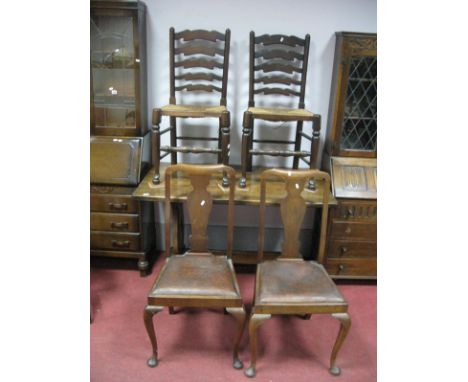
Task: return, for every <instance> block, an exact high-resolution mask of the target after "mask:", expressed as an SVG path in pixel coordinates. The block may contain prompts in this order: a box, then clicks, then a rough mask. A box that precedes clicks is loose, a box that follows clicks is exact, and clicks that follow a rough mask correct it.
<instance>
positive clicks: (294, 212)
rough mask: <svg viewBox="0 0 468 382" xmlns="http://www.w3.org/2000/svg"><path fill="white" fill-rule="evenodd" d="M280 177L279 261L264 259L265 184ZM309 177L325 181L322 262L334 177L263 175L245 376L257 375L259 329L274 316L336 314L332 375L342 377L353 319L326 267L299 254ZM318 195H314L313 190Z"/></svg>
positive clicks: (295, 172)
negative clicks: (341, 360) (339, 361)
mask: <svg viewBox="0 0 468 382" xmlns="http://www.w3.org/2000/svg"><path fill="white" fill-rule="evenodd" d="M267 178H276V179H277V180H280V181H282V182H284V184H285V192H286V196H285V198H284V199H283V200H282V201H281V203H280V212H281V218H282V221H283V226H284V241H283V245H282V252H281V255H280V256H279V257H278V259H276V260H263V248H264V228H265V194H266V182H265V181H266V179H267ZM310 178H313V179H315V180H322V181H324V187H323V190H324V192H323V207H322V218H321V231H320V243H319V252H318V257H319V260H320V259H321V258H323V256H324V250H325V236H326V229H327V218H328V192H329V189H330V177H329V176H328V174H327V173H325V172H321V171H318V170H291V171H288V170H279V169H270V170H266V171H264V172H263V173H262V175H261V188H260V193H261V194H260V217H259V237H258V259H257V263H258V265H257V274H256V280H255V297H254V305H253V308H252V314H251V317H250V323H249V336H250V351H251V361H250V366H249V368H248V369H246V370H245V375H246V376H248V377H253V376H255V373H256V371H255V367H256V360H257V328H258V326H259V325H260V324H261V323H262V322H264V321H265V320H267V319H269V318H271V315H274V314H286V315H305V317H306V318H308V317H310V315H311V314H316V313H320V314H324V313H326V314H331V315H332V316H333V317H335V318H336V319H338V320H339V321H340V323H341V326H340V330H339V333H338V337H337V339H336V342H335V345H334V347H333V350H332V353H331V359H330V369H329V371H330V373H331V374H333V375H339V374H340V372H341V370H340V368H339V367H338V366H336V363H335V360H336V356H337V354H338V351H339V349H340V348H341V345H342V343H343V341H344V339H345V337H346V335H347V334H348V331H349V328H350V326H351V320H350V318H349V315H348V313H347V311H348V304H347V302H346V301H345V299H344V298H343V296H342V295H341V293H340V292H339V291H338V289H337V287H336V285H335V284H334V283H333V281H332V280H331V278H330V276H329V275H328V274H327V272H326V270H325V268H324V267H323V266H322V265H321V264H319V263H318V262H315V261H305V260H303V258H302V255H301V254H300V252H299V251H300V248H299V246H300V242H299V232H300V229H301V225H302V221H303V218H304V214H305V210H306V204H305V201H304V199H303V197H302V196H301V194H302V193H304V192H312V191H309V190H304V188H305V184H306V183H307V182H308V180H309V179H310ZM314 192H315V191H314Z"/></svg>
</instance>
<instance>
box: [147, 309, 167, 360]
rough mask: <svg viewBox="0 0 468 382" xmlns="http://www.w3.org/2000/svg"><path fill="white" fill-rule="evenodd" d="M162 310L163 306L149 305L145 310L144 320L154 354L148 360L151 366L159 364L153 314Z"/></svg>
mask: <svg viewBox="0 0 468 382" xmlns="http://www.w3.org/2000/svg"><path fill="white" fill-rule="evenodd" d="M161 310H163V307H162V306H153V305H147V306H146V308H145V310H144V312H143V320H144V321H145V327H146V331H147V332H148V336H149V338H150V341H151V346H152V348H153V354H152V355H151V357H150V358H148V360H147V361H146V363H147V364H148V366H149V367H156V366H158V343H157V341H156V334H155V332H154V325H153V316H154V315H155V314H156V313H158V312H160V311H161Z"/></svg>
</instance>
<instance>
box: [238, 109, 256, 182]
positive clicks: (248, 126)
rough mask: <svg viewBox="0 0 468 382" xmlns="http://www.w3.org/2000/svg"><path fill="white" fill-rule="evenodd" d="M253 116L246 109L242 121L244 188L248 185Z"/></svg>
mask: <svg viewBox="0 0 468 382" xmlns="http://www.w3.org/2000/svg"><path fill="white" fill-rule="evenodd" d="M252 124H253V118H252V113H250V112H248V111H246V112H245V113H244V121H243V123H242V125H243V129H242V148H241V178H240V181H239V187H241V188H244V187H245V186H246V185H247V167H248V161H249V149H250V138H251V133H252Z"/></svg>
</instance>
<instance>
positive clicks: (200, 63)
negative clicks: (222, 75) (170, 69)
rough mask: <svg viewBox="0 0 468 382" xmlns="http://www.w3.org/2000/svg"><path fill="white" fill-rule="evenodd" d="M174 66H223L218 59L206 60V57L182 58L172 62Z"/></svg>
mask: <svg viewBox="0 0 468 382" xmlns="http://www.w3.org/2000/svg"><path fill="white" fill-rule="evenodd" d="M174 67H176V68H179V67H183V68H186V69H187V68H207V69H214V68H223V63H221V62H219V61H214V60H208V59H203V58H199V59H194V58H192V59H188V60H182V61H178V62H176V63H175V64H174Z"/></svg>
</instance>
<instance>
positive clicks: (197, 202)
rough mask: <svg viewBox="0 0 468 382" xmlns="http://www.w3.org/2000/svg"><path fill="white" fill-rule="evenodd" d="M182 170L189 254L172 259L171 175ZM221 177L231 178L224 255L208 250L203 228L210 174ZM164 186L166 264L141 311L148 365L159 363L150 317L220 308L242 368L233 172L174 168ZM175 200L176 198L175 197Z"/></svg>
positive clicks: (243, 320)
mask: <svg viewBox="0 0 468 382" xmlns="http://www.w3.org/2000/svg"><path fill="white" fill-rule="evenodd" d="M175 172H183V173H185V174H186V175H187V176H188V179H189V181H190V183H191V187H192V191H191V192H190V193H189V194H188V196H187V209H188V213H189V219H190V223H191V226H192V234H191V236H190V238H189V243H190V248H191V249H190V250H189V251H188V252H186V253H184V254H178V255H176V254H172V255H171V232H170V231H171V228H170V227H171V224H170V222H171V207H170V203H171V175H172V174H173V173H175ZM221 172H222V173H224V174H226V175H227V176H228V177H229V203H228V213H227V250H226V254H225V255H222V256H221V255H213V254H212V253H210V252H209V251H208V237H207V235H206V228H207V224H208V218H209V214H210V212H211V208H212V205H213V200H212V196H211V194H210V192H209V191H208V190H209V183H210V178H211V176H212V175H213V174H216V173H221ZM165 177H166V183H165V190H166V196H165V213H164V218H165V247H166V250H165V256H166V261H165V263H164V265H163V267H162V269H161V271H160V272H159V275H158V277H157V278H156V281H155V282H154V284H153V286H152V287H151V290H150V291H149V294H148V305H147V306H146V308H145V310H144V322H145V327H146V330H147V332H148V335H149V337H150V340H151V345H152V347H153V353H152V355H151V357H150V358H149V359H148V361H147V363H148V366H150V367H155V366H157V364H158V346H157V342H156V335H155V331H154V326H153V315H154V314H155V313H158V312H160V311H161V310H162V309H163V307H165V306H167V307H169V311H170V313H171V314H172V313H173V307H174V306H180V307H206V308H224V309H225V312H227V313H230V314H232V315H233V316H234V317H235V318H236V320H237V323H238V333H237V335H236V338H235V341H234V353H233V366H234V368H236V369H241V368H242V367H243V364H242V362H241V361H240V359H239V355H238V349H239V343H240V340H241V337H242V333H243V330H244V326H245V323H246V314H245V310H244V305H243V303H242V297H241V295H240V292H239V286H238V284H237V280H236V275H235V272H234V267H233V264H232V260H231V254H232V246H233V224H234V189H235V185H236V179H235V171H234V169H233V168H231V167H228V166H224V165H189V164H177V165H172V166H169V167H168V168H167V169H166V175H165ZM175 197H177V195H176V196H175Z"/></svg>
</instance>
